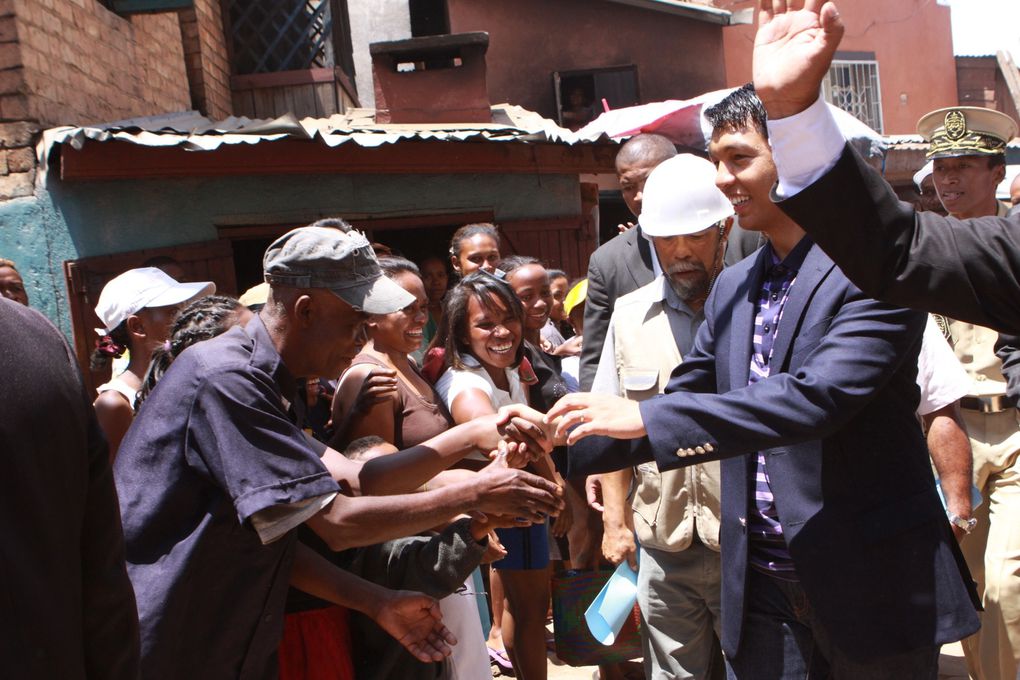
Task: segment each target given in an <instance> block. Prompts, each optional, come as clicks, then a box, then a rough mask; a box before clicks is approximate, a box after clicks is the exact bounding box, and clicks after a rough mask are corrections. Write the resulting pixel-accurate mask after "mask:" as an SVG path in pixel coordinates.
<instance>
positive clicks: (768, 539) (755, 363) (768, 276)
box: [747, 237, 812, 581]
mask: <svg viewBox="0 0 1020 680" xmlns="http://www.w3.org/2000/svg"><path fill="white" fill-rule="evenodd" d="M811 245H812V242H811V239H809V238H807V237H804V238H802V239H801V240H800V243H798V244H797V245H796V247H794V249H793V250H792V251H790V253H789V255H787V256H786V259H784V260H782V261H780V260H779V256H778V255H776V251H775V250H773V249H772V245H771V244H769V245H767V246H766V247H767V248H768V250H769V253H768V254H769V257H771V260H772V264H771V266H770V267H769V268H768V269H767V270H766V272H765V278H764V280H763V281H762V286H761V291H760V292H759V293H758V304H757V306H756V308H755V316H754V338H753V352H752V353H751V370H750V373H749V374H748V379H747V384H748V385H753V384H754V383H756V382H758V381H759V380H764V379H766V378H768V377H769V369H770V362H771V360H772V347H773V345H774V344H775V341H776V334H777V332H778V330H779V323H780V321H782V318H783V308H784V307H785V306H786V301H787V300H788V299H789V297H790V289H791V288H792V287H793V284H794V282H795V281H796V280H797V271H798V270H799V269H800V266H801V265H802V264H803V263H804V257H805V256H806V255H807V252H808V250H810V249H811ZM749 483H750V487H751V488H750V491H751V492H752V493H753V495H754V507H752V508H749V513H748V518H747V528H748V535H749V537H750V561H751V566H752V567H753V568H755V569H758V570H759V571H764V572H766V573H768V574H770V575H772V576H776V577H778V578H782V579H787V580H791V581H796V580H797V572H796V571H794V568H793V560H792V559H791V558H790V551H789V550H788V549H787V547H786V539H785V538H783V525H782V523H781V522H780V520H779V513H778V512H777V511H776V504H775V498H774V497H773V495H772V482H771V481H770V480H769V473H768V469H767V468H766V466H765V456H764V454H762V453H761V452H760V451H759V452H758V453H757V454H755V467H754V476H753V477H752V478H751V479H750V482H749Z"/></svg>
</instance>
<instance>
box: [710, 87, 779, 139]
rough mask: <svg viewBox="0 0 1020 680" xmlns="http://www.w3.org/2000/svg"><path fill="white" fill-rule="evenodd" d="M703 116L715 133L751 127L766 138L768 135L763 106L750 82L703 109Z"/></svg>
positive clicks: (766, 119) (766, 118)
mask: <svg viewBox="0 0 1020 680" xmlns="http://www.w3.org/2000/svg"><path fill="white" fill-rule="evenodd" d="M705 118H707V119H708V122H709V123H711V124H712V129H713V132H716V133H718V132H725V131H738V130H744V129H747V128H749V127H753V128H754V129H755V130H757V131H758V132H759V133H761V135H762V136H763V137H765V138H766V139H767V138H768V136H769V130H768V123H767V121H768V116H767V115H766V113H765V106H764V105H762V103H761V100H760V99H758V94H757V93H756V92H755V91H754V85H752V84H751V83H748V84H747V85H744V86H742V87H738V88H737V89H736V90H734V91H733V92H730V93H729V94H728V95H726V97H725V98H724V99H723V100H722V101H720V102H719V103H718V104H715V105H713V106H710V107H708V108H707V109H705Z"/></svg>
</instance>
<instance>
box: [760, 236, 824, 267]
mask: <svg viewBox="0 0 1020 680" xmlns="http://www.w3.org/2000/svg"><path fill="white" fill-rule="evenodd" d="M813 245H814V241H812V240H811V237H810V236H804V237H803V238H801V240H800V241H798V242H797V245H795V246H794V247H793V250H791V251H790V252H789V254H788V255H787V256H786V257H785V258H784V259H783V260H780V259H779V255H778V254H776V251H775V249H774V248H773V247H772V243H771V242H768V244H767V245H766V248H768V254H769V265H768V267H766V270H765V274H766V276H773V275H776V274H787V273H791V272H792V273H793V274H796V273H797V272H798V271H800V268H801V266H802V265H803V264H804V258H806V257H807V254H808V251H809V250H811V246H813Z"/></svg>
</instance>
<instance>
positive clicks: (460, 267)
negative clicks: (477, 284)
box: [450, 222, 499, 278]
mask: <svg viewBox="0 0 1020 680" xmlns="http://www.w3.org/2000/svg"><path fill="white" fill-rule="evenodd" d="M497 262H499V232H498V231H497V230H496V226H495V225H493V224H489V223H488V222H480V223H478V224H465V225H464V226H463V227H461V228H460V229H458V230H457V231H455V232H454V233H453V238H451V239H450V266H452V267H453V271H454V273H455V274H457V276H460V277H461V278H463V277H465V276H467V275H468V274H473V273H474V272H476V271H478V270H479V269H483V270H485V271H487V272H489V273H490V274H491V273H492V272H494V271H496V263H497Z"/></svg>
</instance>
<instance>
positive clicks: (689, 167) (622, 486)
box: [592, 154, 733, 678]
mask: <svg viewBox="0 0 1020 680" xmlns="http://www.w3.org/2000/svg"><path fill="white" fill-rule="evenodd" d="M640 219H641V227H642V230H643V236H644V237H645V238H647V239H649V240H650V241H651V243H652V246H653V252H654V254H655V256H656V257H657V258H658V261H659V265H660V268H661V271H662V274H660V275H659V276H658V277H657V278H656V279H654V280H653V281H652V282H651V283H650V284H648V285H646V286H643V287H642V288H639V289H638V290H636V291H634V292H632V293H629V294H627V295H624V296H623V297H621V298H619V299H618V300H617V301H616V307H615V309H614V310H613V315H612V318H611V319H610V321H609V330H608V332H607V333H606V341H605V344H604V345H603V348H602V357H601V358H600V359H599V363H598V370H597V371H596V373H595V380H594V382H593V384H592V391H593V392H602V393H608V394H615V395H617V396H622V397H628V398H630V399H635V400H644V399H647V398H649V397H652V396H655V395H657V394H661V393H662V392H663V391H664V390H665V388H666V383H668V382H669V377H670V375H671V374H672V372H673V369H675V368H676V367H677V365H678V364H680V363H681V361H682V359H683V357H684V356H685V355H686V354H687V353H688V352H689V351H690V349H691V347H692V346H693V344H694V336H695V335H696V334H697V329H698V326H700V325H701V322H702V321H704V319H705V316H704V313H703V309H704V306H705V299H706V298H707V297H708V292H709V289H710V288H711V286H712V283H713V282H714V280H715V277H716V276H717V275H718V274H719V271H720V270H721V269H722V266H723V254H724V252H725V250H726V239H727V236H728V234H729V231H730V228H731V226H732V224H733V206H732V205H731V204H730V202H729V200H727V198H726V197H725V196H724V195H723V194H722V192H720V191H719V189H717V188H716V186H715V167H714V166H713V165H712V163H710V162H709V161H707V160H705V159H703V158H698V157H697V156H692V155H690V154H682V155H679V156H674V157H673V158H670V159H669V160H667V161H664V162H663V163H661V164H660V165H659V166H658V167H656V168H655V169H654V170H653V171H652V173H651V175H649V177H648V180H647V182H646V183H645V189H644V202H643V204H642V208H641V216H640ZM635 477H636V478H637V490H636V491H635V492H634V495H633V497H632V498H631V500H630V502H628V501H627V495H628V493H629V491H630V488H631V485H632V483H633V481H634V479H635ZM601 482H602V499H603V505H604V508H605V509H604V510H603V513H602V520H603V524H604V526H605V533H604V536H603V539H602V550H603V553H604V554H605V555H606V557H607V558H608V559H609V560H610V561H612V562H613V563H619V562H622V561H623V560H624V559H626V560H628V561H629V562H630V563H631V566H634V565H635V563H637V562H638V560H637V555H636V552H637V550H636V547H635V543H634V535H635V533H636V534H637V540H638V542H639V543H640V544H641V559H640V563H639V567H638V604H639V605H640V608H641V616H642V622H643V624H644V625H643V626H642V629H641V639H642V644H643V647H644V663H645V675H646V676H648V677H649V678H660V677H671V678H686V677H696V678H706V677H709V676H710V670H711V668H712V666H713V664H719V665H720V668H719V670H720V671H721V664H722V657H721V656H720V655H719V652H718V648H717V646H716V643H715V634H716V632H718V631H719V630H720V594H719V587H720V582H721V580H722V575H721V572H720V566H719V463H718V462H715V461H713V462H710V463H703V464H700V465H694V466H692V467H687V468H681V469H679V470H672V471H670V472H664V473H660V472H659V470H658V468H657V467H656V466H655V465H654V464H653V463H643V464H641V465H639V466H637V467H636V468H633V469H631V468H627V469H624V470H620V471H618V472H611V473H607V474H605V475H602V478H601Z"/></svg>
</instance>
